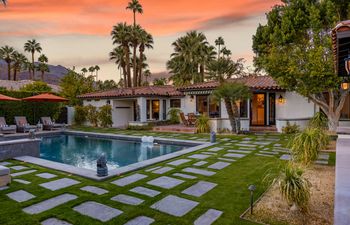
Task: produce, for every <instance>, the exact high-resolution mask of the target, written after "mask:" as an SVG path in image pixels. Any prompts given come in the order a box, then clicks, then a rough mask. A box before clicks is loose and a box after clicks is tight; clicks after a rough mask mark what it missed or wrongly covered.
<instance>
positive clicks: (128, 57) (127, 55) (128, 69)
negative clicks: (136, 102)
mask: <svg viewBox="0 0 350 225" xmlns="http://www.w3.org/2000/svg"><path fill="white" fill-rule="evenodd" d="M124 48H125V52H126V69H127V72H128V73H127V77H128V86H127V87H131V86H132V85H131V69H130V55H129V53H130V51H129V46H128V45H127V44H126V46H124Z"/></svg>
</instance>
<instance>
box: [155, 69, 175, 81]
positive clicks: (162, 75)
mask: <svg viewBox="0 0 350 225" xmlns="http://www.w3.org/2000/svg"><path fill="white" fill-rule="evenodd" d="M170 76H171V74H170V73H169V72H167V71H164V72H158V73H152V76H151V80H152V81H153V80H154V79H159V78H166V79H169V77H170Z"/></svg>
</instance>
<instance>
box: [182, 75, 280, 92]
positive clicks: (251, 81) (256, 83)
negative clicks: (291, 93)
mask: <svg viewBox="0 0 350 225" xmlns="http://www.w3.org/2000/svg"><path fill="white" fill-rule="evenodd" d="M229 81H231V82H242V83H244V84H245V85H247V86H248V87H250V88H251V89H254V90H284V89H283V88H281V87H280V86H278V84H277V83H276V81H275V80H274V79H272V77H270V76H247V77H243V78H235V79H230V80H229ZM218 86H219V82H217V81H210V82H205V83H199V84H193V85H189V86H186V87H181V88H178V90H179V91H192V90H208V89H215V88H217V87H218Z"/></svg>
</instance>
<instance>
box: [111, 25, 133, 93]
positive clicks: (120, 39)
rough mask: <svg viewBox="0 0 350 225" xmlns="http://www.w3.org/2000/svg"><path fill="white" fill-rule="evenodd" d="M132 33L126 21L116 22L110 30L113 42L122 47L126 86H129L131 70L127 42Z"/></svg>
mask: <svg viewBox="0 0 350 225" xmlns="http://www.w3.org/2000/svg"><path fill="white" fill-rule="evenodd" d="M131 35H132V27H131V26H129V25H127V24H126V23H118V24H117V25H116V26H114V27H113V30H112V32H111V36H112V40H113V44H119V45H120V46H122V47H123V50H124V56H125V66H126V69H125V71H126V77H127V84H128V85H127V86H126V87H131V86H132V84H131V70H130V49H129V43H130V40H131Z"/></svg>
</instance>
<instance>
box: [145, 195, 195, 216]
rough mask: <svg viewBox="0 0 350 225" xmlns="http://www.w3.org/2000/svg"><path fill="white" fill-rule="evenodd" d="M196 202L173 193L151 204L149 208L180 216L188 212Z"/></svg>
mask: <svg viewBox="0 0 350 225" xmlns="http://www.w3.org/2000/svg"><path fill="white" fill-rule="evenodd" d="M198 204H199V202H195V201H191V200H188V199H185V198H180V197H177V196H175V195H168V196H167V197H165V198H163V199H162V200H160V201H158V202H156V203H155V204H153V205H151V208H152V209H156V210H159V211H161V212H164V213H167V214H170V215H172V216H177V217H181V216H184V215H186V214H187V213H188V212H190V211H191V210H192V209H193V208H195V207H196V206H197V205H198Z"/></svg>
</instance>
